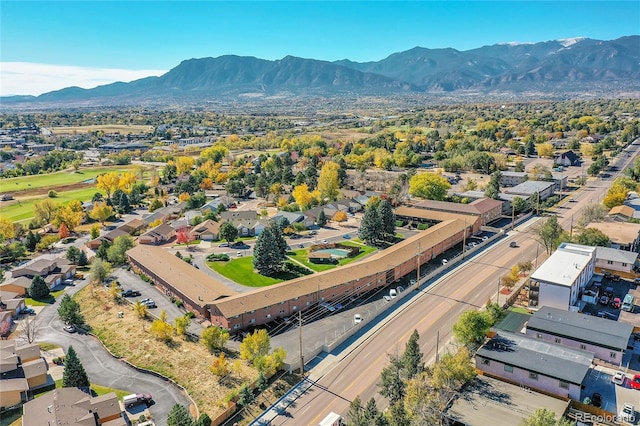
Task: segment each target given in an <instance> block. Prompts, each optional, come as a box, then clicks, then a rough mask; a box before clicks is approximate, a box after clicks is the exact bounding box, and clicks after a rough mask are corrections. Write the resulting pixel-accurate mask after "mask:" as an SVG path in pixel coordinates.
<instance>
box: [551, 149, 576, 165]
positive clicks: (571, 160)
mask: <svg viewBox="0 0 640 426" xmlns="http://www.w3.org/2000/svg"><path fill="white" fill-rule="evenodd" d="M553 162H554V163H555V164H560V165H562V166H565V167H568V166H580V163H581V160H580V156H579V155H577V154H576V153H575V152H573V151H566V152H562V153H556V154H554V156H553Z"/></svg>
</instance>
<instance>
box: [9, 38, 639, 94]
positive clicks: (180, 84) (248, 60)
mask: <svg viewBox="0 0 640 426" xmlns="http://www.w3.org/2000/svg"><path fill="white" fill-rule="evenodd" d="M638 90H640V36H637V35H634V36H627V37H621V38H619V39H616V40H610V41H603V40H593V39H589V38H573V39H563V40H553V41H545V42H540V43H500V44H495V45H491V46H483V47H480V48H477V49H472V50H467V51H458V50H456V49H452V48H445V49H427V48H423V47H415V48H413V49H410V50H407V51H404V52H399V53H394V54H392V55H390V56H388V57H387V58H385V59H382V60H380V61H376V62H354V61H350V60H348V59H344V60H340V61H335V62H329V61H321V60H316V59H305V58H298V57H293V56H286V57H284V58H283V59H280V60H275V61H270V60H265V59H259V58H255V57H243V56H234V55H225V56H220V57H217V58H201V59H189V60H185V61H183V62H181V63H180V64H179V65H178V66H176V67H175V68H173V69H171V70H170V71H168V72H167V73H165V74H164V75H162V76H160V77H147V78H143V79H139V80H135V81H132V82H130V83H120V82H119V83H112V84H107V85H104V86H98V87H96V88H93V89H82V88H79V87H69V88H65V89H62V90H56V91H53V92H49V93H45V94H42V95H40V96H37V97H35V96H11V97H4V98H1V101H2V103H3V104H4V105H7V104H33V103H35V104H41V103H44V104H63V105H126V104H149V103H156V104H163V103H174V104H175V103H189V102H202V101H208V100H222V99H236V100H238V99H256V98H264V99H266V98H269V97H280V98H282V97H285V98H287V97H295V96H311V97H313V96H332V97H335V96H341V95H349V96H354V95H355V96H369V95H371V96H385V95H407V94H418V95H419V94H430V93H431V94H434V93H448V94H453V95H455V94H456V93H470V92H475V93H480V94H482V93H512V94H526V93H532V92H536V93H550V94H551V93H553V94H555V95H557V94H559V93H565V94H567V95H570V94H575V93H583V92H589V93H594V94H597V93H600V94H608V95H610V96H611V95H615V94H616V93H626V92H629V91H638Z"/></svg>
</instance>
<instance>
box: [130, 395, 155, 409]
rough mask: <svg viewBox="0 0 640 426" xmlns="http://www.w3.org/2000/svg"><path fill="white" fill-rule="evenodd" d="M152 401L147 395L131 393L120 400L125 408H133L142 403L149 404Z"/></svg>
mask: <svg viewBox="0 0 640 426" xmlns="http://www.w3.org/2000/svg"><path fill="white" fill-rule="evenodd" d="M152 400H153V397H152V396H151V395H149V394H148V393H132V394H131V395H126V396H125V397H124V398H122V403H123V404H124V405H125V407H133V406H134V405H136V404H140V403H142V402H144V403H145V404H149V403H150V402H151V401H152Z"/></svg>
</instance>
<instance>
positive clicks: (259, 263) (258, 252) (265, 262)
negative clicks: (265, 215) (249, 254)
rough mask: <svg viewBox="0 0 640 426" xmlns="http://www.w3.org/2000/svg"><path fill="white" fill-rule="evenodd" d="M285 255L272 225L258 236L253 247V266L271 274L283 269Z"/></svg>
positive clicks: (263, 272)
mask: <svg viewBox="0 0 640 426" xmlns="http://www.w3.org/2000/svg"><path fill="white" fill-rule="evenodd" d="M283 260H284V256H283V254H282V252H281V251H280V248H279V246H278V241H277V240H276V237H275V236H274V235H273V231H272V229H271V227H270V226H268V227H266V228H265V229H264V230H263V231H262V233H260V235H259V236H258V240H257V241H256V244H255V246H254V249H253V266H254V267H255V268H256V269H257V270H258V272H259V273H260V274H262V275H267V276H271V275H274V274H275V273H277V272H280V271H282V262H283Z"/></svg>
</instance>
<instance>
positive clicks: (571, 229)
mask: <svg viewBox="0 0 640 426" xmlns="http://www.w3.org/2000/svg"><path fill="white" fill-rule="evenodd" d="M569 238H573V215H571V227H570V228H569Z"/></svg>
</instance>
